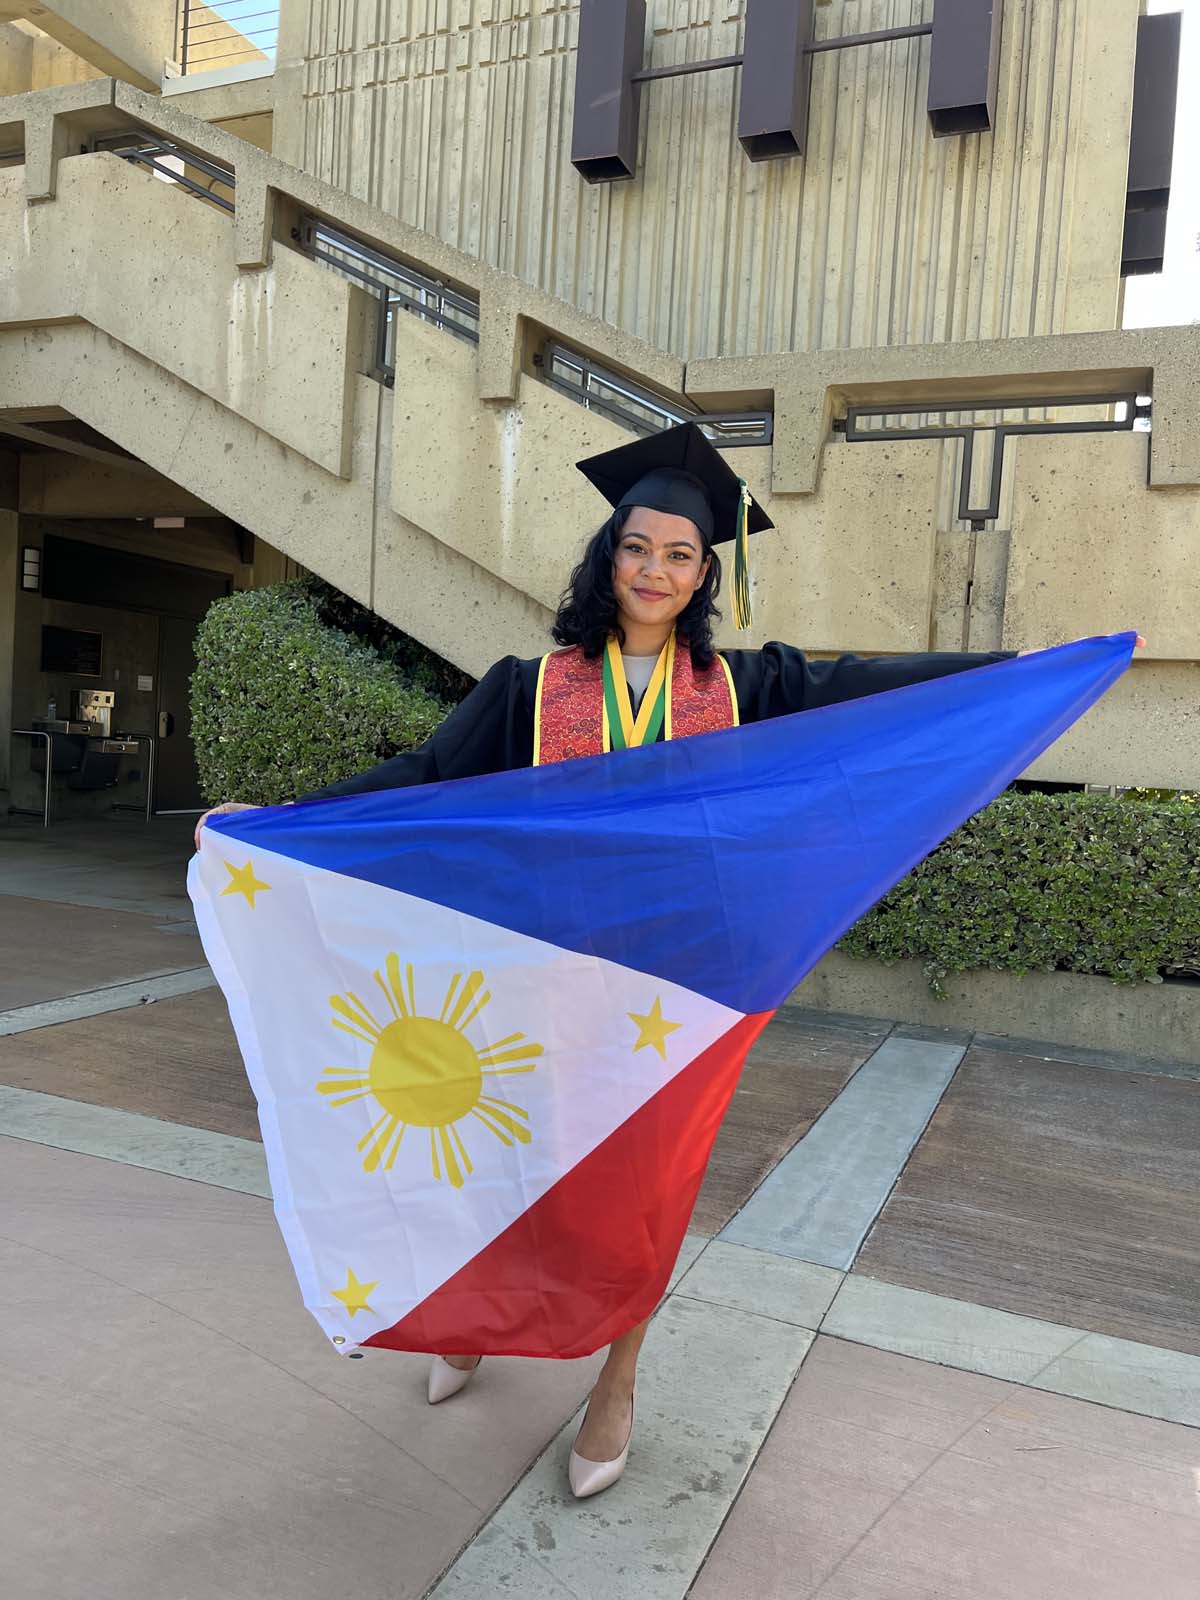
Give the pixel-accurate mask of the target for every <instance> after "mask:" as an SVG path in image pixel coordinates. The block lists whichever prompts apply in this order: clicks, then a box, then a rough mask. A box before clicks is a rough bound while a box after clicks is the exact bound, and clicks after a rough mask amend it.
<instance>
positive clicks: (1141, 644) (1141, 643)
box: [1017, 633, 1146, 656]
mask: <svg viewBox="0 0 1200 1600" xmlns="http://www.w3.org/2000/svg"><path fill="white" fill-rule="evenodd" d="M1074 643H1076V644H1079V643H1080V641H1079V640H1078V639H1076V640H1075V641H1074ZM1133 648H1134V649H1135V650H1144V649H1145V648H1146V641H1145V639H1143V638H1142V636H1141V634H1140V633H1139V634H1138V636H1137V639H1136V641H1135V643H1134V646H1133ZM1017 654H1018V655H1019V656H1035V655H1037V651H1036V650H1018V651H1017Z"/></svg>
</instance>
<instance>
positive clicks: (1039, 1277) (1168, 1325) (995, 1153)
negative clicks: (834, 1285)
mask: <svg viewBox="0 0 1200 1600" xmlns="http://www.w3.org/2000/svg"><path fill="white" fill-rule="evenodd" d="M1197 1151H1200V1082H1196V1081H1189V1080H1187V1079H1180V1078H1167V1077H1152V1076H1149V1075H1147V1074H1144V1073H1122V1072H1114V1071H1104V1070H1101V1069H1097V1068H1095V1067H1091V1066H1079V1065H1076V1064H1074V1063H1071V1062H1066V1061H1046V1060H1043V1059H1041V1058H1040V1057H1035V1056H1019V1055H1014V1054H1011V1053H1009V1052H1007V1051H997V1050H987V1049H981V1048H979V1047H975V1048H973V1049H972V1050H970V1051H969V1052H968V1054H967V1056H966V1059H965V1060H964V1061H963V1064H962V1066H961V1067H960V1068H959V1070H958V1073H957V1075H956V1076H955V1078H954V1081H953V1083H952V1084H951V1085H950V1088H949V1089H948V1090H947V1092H946V1095H945V1097H944V1098H943V1100H942V1103H941V1105H940V1106H939V1107H938V1110H937V1112H936V1114H935V1115H934V1118H933V1121H932V1123H931V1124H930V1127H929V1129H928V1131H927V1133H926V1134H925V1137H924V1139H922V1141H921V1143H920V1145H919V1146H918V1148H917V1149H916V1151H915V1152H914V1153H913V1157H912V1159H911V1160H910V1161H909V1163H908V1166H907V1167H906V1169H905V1171H904V1174H903V1176H902V1177H901V1179H900V1182H899V1184H898V1185H897V1187H896V1190H895V1193H894V1194H893V1195H892V1197H891V1199H890V1200H889V1201H888V1204H887V1206H886V1208H885V1209H884V1211H883V1214H882V1216H881V1217H880V1219H879V1221H878V1222H877V1224H876V1226H875V1228H874V1230H873V1232H872V1233H871V1236H870V1237H869V1239H868V1240H867V1242H866V1244H865V1246H864V1248H863V1251H862V1253H861V1255H860V1256H859V1258H858V1262H857V1270H858V1271H860V1272H864V1273H866V1274H867V1275H868V1276H870V1277H874V1278H885V1279H888V1280H890V1281H891V1282H894V1283H902V1284H906V1285H908V1286H909V1287H910V1288H914V1289H926V1290H929V1291H931V1292H933V1293H935V1294H942V1295H950V1296H952V1297H954V1298H955V1299H959V1300H972V1301H976V1302H978V1303H979V1304H981V1305H986V1306H997V1307H999V1308H1000V1309H1002V1310H1006V1311H1016V1312H1020V1313H1021V1314H1023V1315H1025V1316H1030V1317H1039V1318H1042V1319H1044V1320H1046V1321H1049V1322H1060V1323H1067V1324H1069V1325H1070V1326H1072V1327H1079V1328H1091V1329H1094V1330H1095V1331H1096V1332H1098V1333H1108V1334H1113V1335H1116V1336H1117V1337H1119V1338H1123V1339H1135V1340H1138V1341H1140V1342H1143V1343H1148V1344H1155V1345H1161V1346H1164V1347H1165V1348H1167V1349H1170V1350H1184V1351H1188V1352H1190V1353H1192V1354H1200V1204H1198V1203H1197V1181H1198V1177H1200V1170H1198V1162H1197Z"/></svg>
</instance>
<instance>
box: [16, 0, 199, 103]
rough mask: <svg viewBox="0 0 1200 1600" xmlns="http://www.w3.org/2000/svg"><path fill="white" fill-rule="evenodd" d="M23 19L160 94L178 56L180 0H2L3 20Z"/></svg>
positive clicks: (82, 55) (94, 62)
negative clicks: (169, 65) (170, 65)
mask: <svg viewBox="0 0 1200 1600" xmlns="http://www.w3.org/2000/svg"><path fill="white" fill-rule="evenodd" d="M18 19H23V20H25V21H27V22H32V23H33V24H34V25H35V26H36V27H39V28H40V29H41V30H42V32H43V33H46V34H49V36H50V37H51V38H52V39H57V41H58V42H59V44H62V45H65V46H66V47H67V49H68V50H71V51H73V52H74V54H75V55H77V56H78V57H79V58H80V59H81V60H82V61H86V62H88V63H89V65H91V66H93V67H96V68H98V69H99V71H101V72H104V73H107V74H108V75H109V76H110V77H113V78H121V79H124V81H125V82H127V83H134V84H137V85H138V87H139V88H142V89H151V90H154V91H155V92H156V93H157V91H158V89H159V86H160V85H161V83H162V73H163V66H164V64H165V63H166V62H167V61H168V60H170V59H171V58H172V57H173V56H174V54H175V0H0V22H12V21H15V20H18Z"/></svg>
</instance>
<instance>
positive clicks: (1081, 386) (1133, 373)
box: [687, 328, 1200, 494]
mask: <svg viewBox="0 0 1200 1600" xmlns="http://www.w3.org/2000/svg"><path fill="white" fill-rule="evenodd" d="M1135 390H1136V391H1137V392H1138V393H1148V394H1151V395H1152V396H1153V398H1154V431H1153V434H1152V436H1151V449H1150V484H1151V487H1154V488H1163V487H1177V486H1187V487H1195V486H1197V485H1200V328H1138V329H1129V330H1126V331H1119V332H1114V333H1068V334H1058V335H1055V336H1053V337H1049V338H1038V339H993V340H980V341H977V342H973V343H965V344H931V345H915V346H913V345H910V346H903V347H892V348H888V349H884V348H879V349H872V350H824V351H815V352H807V353H796V354H789V355H771V356H760V357H756V356H749V357H733V358H722V359H719V360H713V361H693V362H690V363H689V364H688V369H687V394H688V397H689V398H690V399H692V400H694V401H695V402H696V403H697V404H698V405H700V406H702V407H704V408H705V409H709V410H715V409H737V408H739V407H742V406H747V407H748V406H751V405H755V404H761V403H762V401H763V398H764V396H773V397H774V405H775V438H774V450H773V457H772V480H771V486H772V490H773V492H774V493H776V494H813V493H815V491H816V488H817V482H818V479H819V476H820V466H821V456H822V453H823V450H824V447H825V442H826V440H827V439H828V438H829V432H830V425H831V423H832V421H833V419H834V418H835V417H838V416H843V415H845V410H846V407H847V406H848V405H854V404H857V405H879V404H885V403H887V402H895V404H896V405H898V406H899V405H916V404H923V403H927V404H929V405H930V406H937V405H944V404H946V403H948V402H960V403H962V404H963V405H964V406H965V405H989V404H995V403H996V402H998V401H1001V400H1016V399H1022V400H1031V401H1039V402H1045V403H1047V404H1049V403H1051V402H1053V401H1054V400H1056V399H1057V400H1061V399H1065V398H1067V397H1068V396H1071V397H1078V396H1085V395H1095V396H1097V397H1102V396H1108V395H1112V394H1114V393H1120V392H1122V391H1124V392H1126V393H1128V392H1130V391H1135Z"/></svg>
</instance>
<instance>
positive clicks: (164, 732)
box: [158, 711, 175, 739]
mask: <svg viewBox="0 0 1200 1600" xmlns="http://www.w3.org/2000/svg"><path fill="white" fill-rule="evenodd" d="M174 732H175V718H174V716H173V715H172V713H171V712H169V711H160V712H159V713H158V737H159V738H160V739H169V738H170V737H171V735H172V734H173V733H174Z"/></svg>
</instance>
